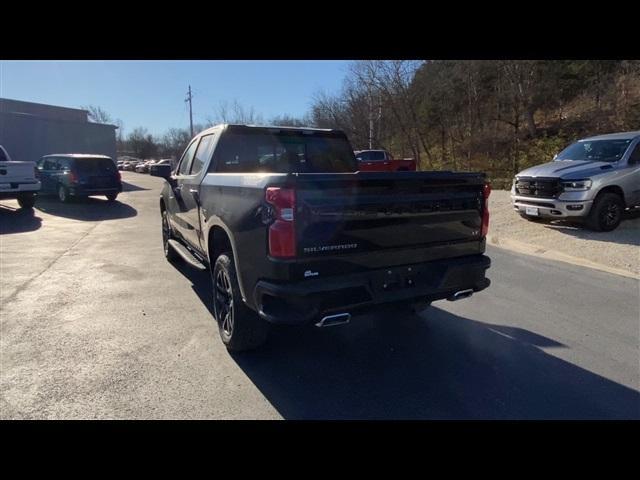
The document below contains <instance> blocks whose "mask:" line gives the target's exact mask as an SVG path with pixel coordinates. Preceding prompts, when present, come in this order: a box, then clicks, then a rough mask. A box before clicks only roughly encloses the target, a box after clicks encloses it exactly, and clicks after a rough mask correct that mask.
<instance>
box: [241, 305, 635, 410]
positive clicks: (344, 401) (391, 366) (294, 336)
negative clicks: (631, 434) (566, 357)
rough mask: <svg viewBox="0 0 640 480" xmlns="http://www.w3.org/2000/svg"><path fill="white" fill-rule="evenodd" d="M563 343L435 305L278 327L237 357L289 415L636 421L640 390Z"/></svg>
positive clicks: (271, 399)
mask: <svg viewBox="0 0 640 480" xmlns="http://www.w3.org/2000/svg"><path fill="white" fill-rule="evenodd" d="M541 347H545V348H548V347H555V348H564V346H563V345H561V344H559V343H557V342H555V341H553V340H551V339H548V338H545V337H542V336H540V335H537V334H534V333H532V332H529V331H527V330H524V329H520V328H509V327H504V326H496V325H491V324H487V323H483V322H479V321H476V320H472V319H469V318H463V317H460V316H457V315H453V314H451V313H449V312H447V311H445V310H442V309H440V308H437V307H431V308H430V309H429V310H428V311H427V313H425V314H423V316H422V317H418V316H416V315H410V314H407V315H406V316H400V315H398V313H397V312H396V313H395V314H393V313H388V314H385V313H383V312H380V313H378V314H376V315H375V316H369V317H361V318H357V317H356V318H354V319H353V320H352V322H351V324H350V325H347V326H342V327H330V328H327V329H317V328H315V327H310V328H287V329H285V328H277V329H274V330H273V331H272V335H271V338H270V341H269V343H268V344H267V345H265V347H264V348H263V349H262V350H258V351H256V352H250V353H245V354H235V355H232V356H233V358H234V360H235V361H236V363H237V364H238V365H239V366H240V367H241V368H242V369H243V371H244V372H245V373H246V374H247V376H248V377H249V378H250V379H251V381H252V382H253V383H254V384H255V385H256V386H257V387H258V388H259V389H260V391H261V392H262V394H263V395H264V396H265V397H266V398H267V400H269V402H270V403H271V404H272V405H273V406H274V408H276V409H277V410H278V412H279V413H280V414H281V415H282V416H283V417H284V418H287V419H609V418H614V419H630V418H634V419H638V418H640V394H639V393H638V392H637V391H635V390H633V389H631V388H627V387H625V386H623V385H620V384H618V383H615V382H613V381H610V380H608V379H606V378H603V377H601V376H599V375H596V374H593V373H591V372H589V371H587V370H584V369H582V368H580V367H577V366H575V365H572V364H570V363H568V362H565V361H563V360H561V359H559V358H556V357H554V356H552V355H550V354H548V353H546V352H545V351H543V350H541Z"/></svg>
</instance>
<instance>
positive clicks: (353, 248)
mask: <svg viewBox="0 0 640 480" xmlns="http://www.w3.org/2000/svg"><path fill="white" fill-rule="evenodd" d="M295 176H296V177H297V178H296V220H295V224H296V237H297V238H296V243H297V253H298V258H301V259H304V258H312V257H323V256H331V257H335V256H342V255H349V254H355V253H365V252H380V253H383V252H389V253H391V252H392V251H396V250H398V249H414V248H428V247H430V246H442V245H446V244H455V243H460V242H467V241H474V240H475V241H479V240H481V226H482V208H483V196H482V189H483V187H484V184H485V177H484V175H483V174H476V173H452V172H396V173H363V172H358V173H354V174H296V175H295Z"/></svg>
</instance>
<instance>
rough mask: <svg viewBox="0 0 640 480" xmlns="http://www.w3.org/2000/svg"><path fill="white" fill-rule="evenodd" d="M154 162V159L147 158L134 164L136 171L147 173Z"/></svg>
mask: <svg viewBox="0 0 640 480" xmlns="http://www.w3.org/2000/svg"><path fill="white" fill-rule="evenodd" d="M154 163H155V160H147V161H145V162H141V163H139V164H137V165H136V168H135V170H136V172H138V173H149V167H150V166H151V165H153V164H154Z"/></svg>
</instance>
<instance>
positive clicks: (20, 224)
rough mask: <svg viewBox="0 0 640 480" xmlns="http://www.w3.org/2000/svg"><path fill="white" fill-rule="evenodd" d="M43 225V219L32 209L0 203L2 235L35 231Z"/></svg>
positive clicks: (0, 232)
mask: <svg viewBox="0 0 640 480" xmlns="http://www.w3.org/2000/svg"><path fill="white" fill-rule="evenodd" d="M41 226H42V219H41V218H40V217H37V216H36V215H35V214H34V211H33V210H32V209H24V208H13V207H10V206H8V205H2V204H0V235H4V234H10V233H23V232H33V231H34V230H37V229H39V228H40V227H41Z"/></svg>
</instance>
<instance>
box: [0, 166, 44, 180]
mask: <svg viewBox="0 0 640 480" xmlns="http://www.w3.org/2000/svg"><path fill="white" fill-rule="evenodd" d="M35 167H36V164H35V163H34V162H17V161H16V162H14V161H10V162H0V183H23V182H35V180H36V178H35Z"/></svg>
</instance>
